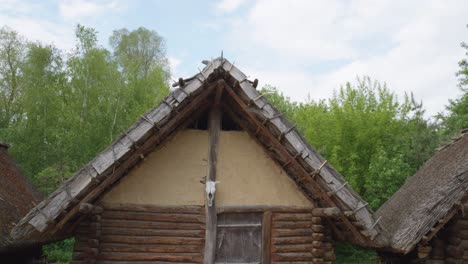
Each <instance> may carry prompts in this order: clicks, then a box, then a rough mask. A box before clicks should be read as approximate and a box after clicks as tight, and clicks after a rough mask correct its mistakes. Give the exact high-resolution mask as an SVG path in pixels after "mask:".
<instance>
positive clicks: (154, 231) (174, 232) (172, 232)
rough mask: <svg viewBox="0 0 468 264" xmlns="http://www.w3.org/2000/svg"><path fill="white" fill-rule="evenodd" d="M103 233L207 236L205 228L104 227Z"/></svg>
mask: <svg viewBox="0 0 468 264" xmlns="http://www.w3.org/2000/svg"><path fill="white" fill-rule="evenodd" d="M101 234H102V235H125V236H160V237H199V238H203V237H205V230H168V229H142V228H129V227H127V228H118V227H103V228H102V232H101Z"/></svg>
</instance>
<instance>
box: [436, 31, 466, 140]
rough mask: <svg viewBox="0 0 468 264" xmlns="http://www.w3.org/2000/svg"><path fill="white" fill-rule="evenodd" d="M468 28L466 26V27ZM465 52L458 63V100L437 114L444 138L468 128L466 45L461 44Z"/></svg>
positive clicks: (450, 102)
mask: <svg viewBox="0 0 468 264" xmlns="http://www.w3.org/2000/svg"><path fill="white" fill-rule="evenodd" d="M467 28H468V25H467ZM461 47H462V48H463V49H464V50H465V57H464V58H462V59H461V60H460V61H459V62H458V66H459V70H458V71H457V73H456V76H457V77H458V87H459V88H460V90H461V91H462V96H461V97H460V98H457V99H454V100H449V104H448V105H447V106H446V110H447V113H445V114H444V113H439V115H438V118H439V120H441V121H442V124H443V126H444V129H445V135H446V136H452V135H454V134H456V133H458V131H459V130H461V129H463V128H468V44H467V43H465V42H462V43H461Z"/></svg>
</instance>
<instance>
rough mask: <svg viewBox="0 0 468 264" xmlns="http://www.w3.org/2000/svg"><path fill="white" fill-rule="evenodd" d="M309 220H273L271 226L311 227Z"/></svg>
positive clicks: (286, 227) (284, 227)
mask: <svg viewBox="0 0 468 264" xmlns="http://www.w3.org/2000/svg"><path fill="white" fill-rule="evenodd" d="M311 227H312V222H311V221H274V222H273V228H283V229H293V228H311Z"/></svg>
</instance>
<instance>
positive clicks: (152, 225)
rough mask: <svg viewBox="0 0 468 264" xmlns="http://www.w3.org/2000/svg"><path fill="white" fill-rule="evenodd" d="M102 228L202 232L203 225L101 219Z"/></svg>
mask: <svg viewBox="0 0 468 264" xmlns="http://www.w3.org/2000/svg"><path fill="white" fill-rule="evenodd" d="M101 224H102V227H124V228H125V227H136V228H148V229H171V230H204V229H205V225H204V224H198V223H168V222H150V221H134V220H111V219H103V220H102V222H101Z"/></svg>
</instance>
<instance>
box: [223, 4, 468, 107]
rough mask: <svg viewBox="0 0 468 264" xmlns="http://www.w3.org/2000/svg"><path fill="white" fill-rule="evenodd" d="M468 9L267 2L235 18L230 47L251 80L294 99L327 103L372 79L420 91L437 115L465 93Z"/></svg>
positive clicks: (395, 87)
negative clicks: (459, 83) (343, 89)
mask: <svg viewBox="0 0 468 264" xmlns="http://www.w3.org/2000/svg"><path fill="white" fill-rule="evenodd" d="M466 10H468V2H466V1H436V0H433V1H420V2H417V1H410V2H409V1H392V0H388V1H370V0H359V1H352V2H347V1H339V0H330V1H320V0H318V1H306V0H302V1H301V0H297V1H289V2H288V3H287V5H285V3H284V1H279V0H277V1H265V0H259V1H257V2H255V3H254V4H253V6H252V7H251V8H250V10H249V11H248V12H246V14H245V16H241V17H234V19H233V18H232V17H231V18H229V19H230V21H234V22H232V23H231V24H230V25H231V29H230V31H229V33H228V34H227V37H226V43H227V45H229V47H230V49H234V50H236V51H237V54H239V57H240V58H239V57H238V58H236V60H238V61H244V62H246V68H247V69H251V70H252V71H251V72H247V71H246V73H248V74H251V75H256V76H259V77H263V78H265V79H263V80H262V79H260V81H263V82H267V83H270V84H273V85H279V86H280V88H281V89H282V90H283V91H284V92H285V93H286V94H287V95H289V96H290V97H291V98H293V99H296V100H304V98H306V96H307V94H310V95H311V97H312V98H326V97H329V96H331V95H332V92H333V90H334V89H338V88H339V86H340V84H344V83H345V82H346V81H354V80H355V78H356V76H358V75H359V76H362V75H370V76H371V77H373V78H375V79H378V80H380V81H386V82H387V83H388V85H389V88H390V89H392V90H393V91H396V92H397V94H399V95H400V96H401V95H403V94H404V92H408V93H409V92H413V93H414V94H415V96H416V98H417V99H422V100H423V102H424V104H425V106H426V108H427V110H428V115H434V114H435V113H437V112H438V111H441V110H443V106H444V105H445V104H446V103H447V101H448V99H449V98H455V97H456V96H457V95H458V94H459V92H458V88H457V87H456V78H455V75H454V74H455V72H456V71H457V67H458V66H457V61H458V60H460V59H461V58H462V57H463V50H462V49H461V48H460V47H459V43H460V42H461V41H463V40H465V41H466V38H467V36H468V34H467V33H468V31H467V30H466V27H465V24H466V23H467V22H466V19H465V17H466V14H465V13H466V12H465V11H466ZM236 40H237V41H236ZM239 40H242V41H239ZM230 43H232V44H231V45H230ZM252 58H255V59H254V60H252Z"/></svg>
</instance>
